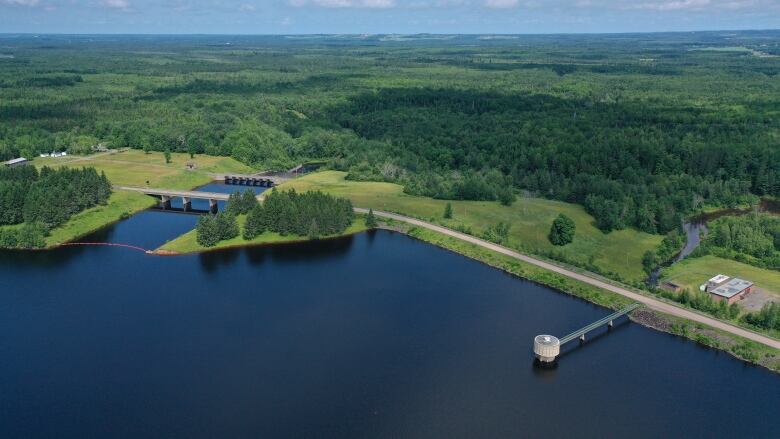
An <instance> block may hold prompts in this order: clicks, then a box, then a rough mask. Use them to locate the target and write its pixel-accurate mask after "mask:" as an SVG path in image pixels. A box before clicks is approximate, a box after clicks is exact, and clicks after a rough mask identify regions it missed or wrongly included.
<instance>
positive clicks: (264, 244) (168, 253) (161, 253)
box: [148, 229, 371, 256]
mask: <svg viewBox="0 0 780 439" xmlns="http://www.w3.org/2000/svg"><path fill="white" fill-rule="evenodd" d="M369 231H371V229H363V230H354V231H351V232H345V233H343V234H340V235H330V236H321V237H319V238H316V239H311V238H307V237H300V239H294V240H289V241H275V242H247V243H243V244H231V245H226V246H222V247H220V246H218V245H217V246H214V247H208V248H203V249H198V250H191V251H186V252H179V251H176V250H168V249H163V248H161V247H162V246H160V247H158V248H157V249H155V250H150V251H149V252H148V254H150V255H154V256H193V255H199V254H203V253H216V252H219V251H226V250H238V249H242V248H253V247H269V246H276V245H279V246H282V245H293V244H301V243H304V242H314V241H329V240H334V239H340V238H348V237H351V236H355V235H357V234H359V233H365V232H369ZM163 245H164V244H163Z"/></svg>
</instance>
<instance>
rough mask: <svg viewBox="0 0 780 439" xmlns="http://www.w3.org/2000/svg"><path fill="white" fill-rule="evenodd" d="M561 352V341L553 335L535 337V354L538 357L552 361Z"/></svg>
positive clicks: (546, 361) (547, 361) (541, 359)
mask: <svg viewBox="0 0 780 439" xmlns="http://www.w3.org/2000/svg"><path fill="white" fill-rule="evenodd" d="M560 353H561V341H560V340H558V337H555V336H552V335H537V336H536V337H534V354H536V359H537V360H539V361H541V362H544V363H551V362H553V361H555V358H556V357H557V356H558V354H560Z"/></svg>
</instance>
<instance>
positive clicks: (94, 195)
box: [0, 166, 111, 228]
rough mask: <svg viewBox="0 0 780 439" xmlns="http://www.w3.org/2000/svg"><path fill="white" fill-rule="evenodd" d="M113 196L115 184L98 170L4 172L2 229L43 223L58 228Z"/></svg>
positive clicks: (1, 181) (0, 181)
mask: <svg viewBox="0 0 780 439" xmlns="http://www.w3.org/2000/svg"><path fill="white" fill-rule="evenodd" d="M110 196H111V183H110V182H109V181H108V179H107V178H106V176H105V175H104V174H102V175H101V174H98V173H97V172H96V171H95V169H94V168H82V169H71V168H61V169H57V170H54V169H52V168H47V167H44V168H43V169H41V171H40V173H39V172H38V171H37V170H36V169H35V168H34V167H32V166H21V167H15V168H0V225H8V224H18V223H21V222H23V221H24V222H28V223H34V222H39V223H41V224H43V225H45V226H46V227H49V228H51V227H56V226H58V225H60V224H63V223H64V222H65V221H67V220H68V219H69V218H70V217H71V216H72V215H73V214H75V213H78V212H81V211H82V210H84V209H87V208H89V207H92V206H95V205H97V204H105V203H106V202H107V201H108V198H109V197H110Z"/></svg>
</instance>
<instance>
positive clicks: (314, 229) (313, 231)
mask: <svg viewBox="0 0 780 439" xmlns="http://www.w3.org/2000/svg"><path fill="white" fill-rule="evenodd" d="M307 236H308V237H309V239H319V237H320V226H319V225H318V224H317V220H316V219H315V218H312V220H311V224H309V233H308V234H307Z"/></svg>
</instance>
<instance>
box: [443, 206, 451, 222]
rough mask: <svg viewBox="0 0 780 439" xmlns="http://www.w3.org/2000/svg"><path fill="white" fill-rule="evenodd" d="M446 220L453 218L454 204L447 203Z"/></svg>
mask: <svg viewBox="0 0 780 439" xmlns="http://www.w3.org/2000/svg"><path fill="white" fill-rule="evenodd" d="M444 218H445V219H450V218H452V203H447V205H446V206H444Z"/></svg>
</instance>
